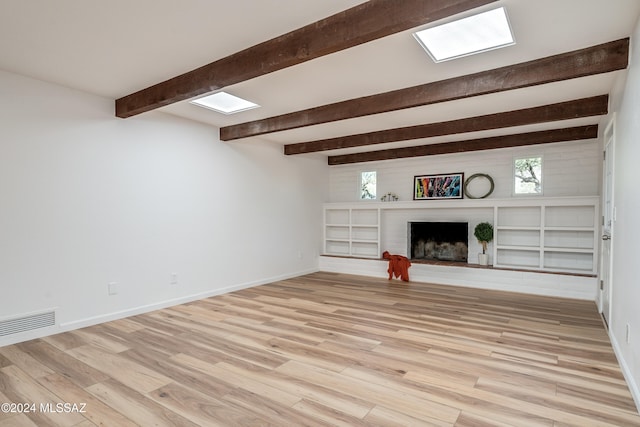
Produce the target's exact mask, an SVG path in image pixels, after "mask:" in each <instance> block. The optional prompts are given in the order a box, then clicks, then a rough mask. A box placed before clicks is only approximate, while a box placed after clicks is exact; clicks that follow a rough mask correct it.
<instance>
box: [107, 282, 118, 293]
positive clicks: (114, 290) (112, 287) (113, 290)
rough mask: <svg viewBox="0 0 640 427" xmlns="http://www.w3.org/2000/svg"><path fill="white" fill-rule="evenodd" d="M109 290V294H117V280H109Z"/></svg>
mask: <svg viewBox="0 0 640 427" xmlns="http://www.w3.org/2000/svg"><path fill="white" fill-rule="evenodd" d="M107 289H108V291H109V295H117V294H118V282H109V285H108V287H107Z"/></svg>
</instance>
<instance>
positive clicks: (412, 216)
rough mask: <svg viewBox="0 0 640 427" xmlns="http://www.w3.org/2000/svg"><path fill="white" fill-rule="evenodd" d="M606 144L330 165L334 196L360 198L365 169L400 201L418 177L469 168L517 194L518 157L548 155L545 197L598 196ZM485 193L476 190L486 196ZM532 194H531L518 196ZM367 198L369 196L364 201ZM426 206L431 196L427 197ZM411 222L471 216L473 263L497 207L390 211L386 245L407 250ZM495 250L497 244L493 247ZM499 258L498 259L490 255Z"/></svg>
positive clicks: (384, 228)
mask: <svg viewBox="0 0 640 427" xmlns="http://www.w3.org/2000/svg"><path fill="white" fill-rule="evenodd" d="M601 151H602V149H601V143H600V141H599V140H597V139H593V140H584V141H573V142H563V143H557V144H544V145H539V146H534V147H519V148H509V149H502V150H488V151H478V152H470V153H458V154H448V155H438V156H427V157H416V158H410V159H399V160H388V161H384V162H370V163H362V164H352V165H341V166H332V167H331V168H330V201H331V202H354V201H359V200H358V186H359V179H360V178H359V176H360V172H362V171H365V170H375V171H377V173H378V174H377V182H378V195H380V196H381V195H384V194H386V193H388V192H392V193H395V194H397V195H398V196H399V198H400V200H411V199H412V198H413V177H414V176H415V175H422V174H440V173H456V172H463V173H464V174H465V177H467V178H468V177H470V176H471V175H473V174H475V173H485V174H488V175H490V176H491V177H492V178H493V180H494V183H495V189H494V191H493V193H492V194H491V195H490V196H489V197H490V198H499V199H504V198H511V197H514V196H513V195H512V189H513V161H514V158H517V157H523V156H537V155H542V156H543V178H542V179H543V191H544V196H548V197H563V196H596V195H598V193H599V185H600V180H601V169H602V166H601V163H602V160H601V159H602V154H601ZM482 194H483V193H475V195H478V196H479V195H482ZM515 197H520V198H522V197H527V196H515ZM360 203H367V201H360ZM420 203H423V204H424V207H425V208H428V207H429V201H421V202H420ZM408 221H467V222H469V254H474V255H472V256H471V255H470V257H469V262H470V263H472V264H476V263H477V262H478V260H477V257H475V254H476V253H477V252H482V247H481V246H480V245H479V244H478V243H477V241H476V239H475V238H474V237H473V227H475V224H477V223H479V222H482V221H488V222H491V223H493V209H491V208H487V209H464V210H461V209H444V208H441V209H433V210H428V209H425V210H416V209H407V210H393V211H385V212H384V213H383V215H382V218H381V236H380V243H381V250H383V251H384V250H388V251H389V252H391V253H396V254H401V255H405V256H406V255H407V229H406V228H407V222H408ZM489 252H491V249H490V251H489ZM489 262H490V263H492V262H493V260H492V259H490V260H489Z"/></svg>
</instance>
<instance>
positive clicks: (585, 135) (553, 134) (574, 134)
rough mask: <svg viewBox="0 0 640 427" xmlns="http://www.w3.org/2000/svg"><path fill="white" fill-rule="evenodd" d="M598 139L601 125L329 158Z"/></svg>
mask: <svg viewBox="0 0 640 427" xmlns="http://www.w3.org/2000/svg"><path fill="white" fill-rule="evenodd" d="M597 137H598V125H597V124H594V125H587V126H578V127H572V128H565V129H554V130H544V131H539V132H529V133H520V134H513V135H503V136H494V137H489V138H480V139H472V140H467V141H455V142H444V143H441V144H429V145H420V146H416V147H403V148H392V149H389V150H379V151H369V152H366V153H356V154H345V155H340V156H329V158H328V163H329V165H331V166H334V165H344V164H350V163H363V162H374V161H378V160H391V159H403V158H408V157H422V156H435V155H438V154H452V153H465V152H469V151H482V150H494V149H497V148H509V147H523V146H526V145H537V144H549V143H552V142H563V141H578V140H582V139H593V138H597Z"/></svg>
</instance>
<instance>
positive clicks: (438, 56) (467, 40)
mask: <svg viewBox="0 0 640 427" xmlns="http://www.w3.org/2000/svg"><path fill="white" fill-rule="evenodd" d="M413 35H414V37H415V38H416V40H418V42H419V43H420V44H421V45H422V47H423V48H424V49H425V50H426V51H427V53H428V54H429V56H431V58H432V59H433V60H434V61H435V62H442V61H448V60H450V59H455V58H460V57H462V56H467V55H473V54H475V53H480V52H486V51H488V50H493V49H498V48H501V47H506V46H511V45H513V44H515V40H514V38H513V33H512V31H511V27H510V25H509V20H508V19H507V12H506V10H505V8H504V7H501V8H498V9H493V10H490V11H488V12H483V13H480V14H477V15H473V16H469V17H467V18H463V19H459V20H457V21H453V22H449V23H447V24H442V25H438V26H436V27H431V28H427V29H425V30H422V31H418V32H416V33H414V34H413Z"/></svg>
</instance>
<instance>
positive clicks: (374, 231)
mask: <svg viewBox="0 0 640 427" xmlns="http://www.w3.org/2000/svg"><path fill="white" fill-rule="evenodd" d="M478 208H483V209H491V210H493V218H494V221H493V225H494V241H493V242H492V248H493V252H492V253H493V257H492V258H493V265H494V266H495V267H498V268H499V267H504V268H516V269H517V268H521V269H527V270H540V271H546V272H564V273H576V274H594V275H595V274H596V273H597V264H598V263H597V258H598V256H597V255H598V242H599V240H598V238H599V234H598V231H599V228H598V227H599V224H598V218H599V200H598V198H597V197H569V198H549V197H539V198H513V199H462V200H441V201H436V200H434V201H429V203H428V204H426V203H424V201H409V202H354V203H327V204H325V206H324V215H325V226H324V254H325V255H337V256H350V257H358V258H380V257H381V252H380V250H381V249H380V248H381V242H380V235H381V222H380V218H381V214H382V212H384V211H387V210H396V209H417V210H427V211H431V210H434V209H436V210H437V209H455V210H456V211H457V210H458V209H460V210H463V209H478ZM489 212H491V211H489ZM470 226H472V225H470Z"/></svg>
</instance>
